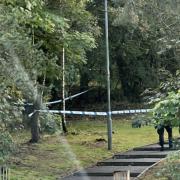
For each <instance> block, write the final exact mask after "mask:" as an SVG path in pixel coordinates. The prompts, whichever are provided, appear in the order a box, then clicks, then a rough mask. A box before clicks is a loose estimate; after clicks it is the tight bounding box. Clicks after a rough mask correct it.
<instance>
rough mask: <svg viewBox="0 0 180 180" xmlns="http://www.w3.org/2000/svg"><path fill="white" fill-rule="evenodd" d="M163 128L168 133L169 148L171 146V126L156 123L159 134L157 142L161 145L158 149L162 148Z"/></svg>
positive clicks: (161, 149)
mask: <svg viewBox="0 0 180 180" xmlns="http://www.w3.org/2000/svg"><path fill="white" fill-rule="evenodd" d="M164 129H166V131H167V133H168V143H169V148H170V149H171V148H172V126H171V125H158V127H157V133H158V134H159V144H160V146H161V148H160V151H163V150H164Z"/></svg>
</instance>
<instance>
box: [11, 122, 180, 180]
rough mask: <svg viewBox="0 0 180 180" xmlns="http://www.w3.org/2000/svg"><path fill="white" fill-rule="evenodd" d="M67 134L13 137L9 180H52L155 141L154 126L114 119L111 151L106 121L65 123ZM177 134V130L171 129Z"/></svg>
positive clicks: (26, 134) (156, 137)
mask: <svg viewBox="0 0 180 180" xmlns="http://www.w3.org/2000/svg"><path fill="white" fill-rule="evenodd" d="M68 129H69V134H68V135H67V136H60V135H51V136H50V135H44V136H43V137H42V140H41V141H40V143H38V144H27V143H25V142H27V141H28V139H29V137H30V134H29V133H28V132H21V133H19V134H18V135H17V134H16V136H14V139H15V140H16V141H17V143H19V144H20V147H19V152H18V153H16V155H15V156H14V157H12V158H11V160H10V167H11V176H12V177H11V179H12V180H41V179H42V180H55V179H57V178H58V177H63V176H65V175H67V174H70V173H72V172H74V171H76V170H79V169H81V168H83V167H88V166H92V165H93V164H95V163H96V162H97V161H99V160H102V159H105V158H108V157H111V156H112V155H113V154H114V153H117V152H122V151H126V150H128V149H132V148H133V147H138V146H143V145H146V144H150V143H155V142H157V140H158V136H157V133H156V130H155V129H154V127H151V126H144V127H142V128H131V123H130V121H128V120H115V121H113V139H112V142H113V144H112V147H113V150H112V151H108V150H107V135H106V134H107V130H106V129H107V128H106V121H102V120H101V121H75V122H69V123H68ZM174 134H177V131H175V132H174Z"/></svg>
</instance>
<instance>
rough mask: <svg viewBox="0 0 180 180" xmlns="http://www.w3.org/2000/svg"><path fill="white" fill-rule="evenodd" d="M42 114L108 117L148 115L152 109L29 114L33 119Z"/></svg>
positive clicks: (48, 111)
mask: <svg viewBox="0 0 180 180" xmlns="http://www.w3.org/2000/svg"><path fill="white" fill-rule="evenodd" d="M37 111H38V112H42V113H55V114H67V115H88V116H107V115H109V114H111V115H119V114H121V115H122V114H136V113H147V112H150V111H151V109H133V110H120V111H112V112H109V113H108V112H91V111H69V110H68V111H63V110H35V111H34V112H33V113H31V114H29V117H31V116H32V115H33V114H34V113H35V112H37Z"/></svg>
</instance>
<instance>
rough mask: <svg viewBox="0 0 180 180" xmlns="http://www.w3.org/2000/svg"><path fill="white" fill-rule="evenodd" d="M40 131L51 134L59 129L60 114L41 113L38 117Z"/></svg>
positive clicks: (60, 128)
mask: <svg viewBox="0 0 180 180" xmlns="http://www.w3.org/2000/svg"><path fill="white" fill-rule="evenodd" d="M40 127H41V132H47V133H50V134H53V133H55V132H57V131H61V130H62V127H61V116H60V115H55V114H43V115H42V116H41V118H40Z"/></svg>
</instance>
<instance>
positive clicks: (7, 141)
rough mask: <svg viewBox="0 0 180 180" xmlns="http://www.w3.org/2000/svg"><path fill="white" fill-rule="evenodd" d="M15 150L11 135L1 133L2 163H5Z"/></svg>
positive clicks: (0, 151)
mask: <svg viewBox="0 0 180 180" xmlns="http://www.w3.org/2000/svg"><path fill="white" fill-rule="evenodd" d="M14 150H15V146H14V143H13V140H12V137H11V135H10V134H9V133H8V132H0V163H3V162H5V161H6V160H7V158H8V157H9V155H10V154H11V153H12V152H13V151H14Z"/></svg>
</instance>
